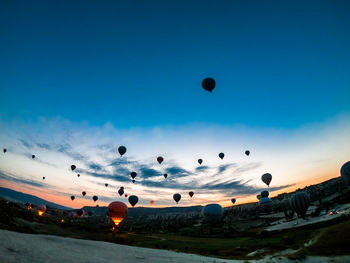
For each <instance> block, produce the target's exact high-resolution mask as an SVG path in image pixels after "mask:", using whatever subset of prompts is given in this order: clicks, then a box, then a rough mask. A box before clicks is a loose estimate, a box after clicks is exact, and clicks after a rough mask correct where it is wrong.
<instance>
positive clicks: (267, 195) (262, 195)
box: [260, 190, 270, 197]
mask: <svg viewBox="0 0 350 263" xmlns="http://www.w3.org/2000/svg"><path fill="white" fill-rule="evenodd" d="M269 194H270V193H269V191H267V190H264V191H262V192H261V194H260V196H261V197H269Z"/></svg>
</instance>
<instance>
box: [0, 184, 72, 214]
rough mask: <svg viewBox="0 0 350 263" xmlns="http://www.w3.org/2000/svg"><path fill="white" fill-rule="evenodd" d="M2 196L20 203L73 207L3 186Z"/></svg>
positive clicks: (0, 194) (60, 207)
mask: <svg viewBox="0 0 350 263" xmlns="http://www.w3.org/2000/svg"><path fill="white" fill-rule="evenodd" d="M0 196H1V197H2V198H4V199H7V200H9V201H13V202H18V203H23V204H25V203H31V204H34V205H42V204H44V205H46V206H49V207H52V208H58V209H63V210H67V209H72V208H71V207H65V206H62V205H58V204H55V203H52V202H49V201H46V200H44V199H41V198H39V197H36V196H34V195H29V194H25V193H22V192H17V191H14V190H11V189H8V188H3V187H0Z"/></svg>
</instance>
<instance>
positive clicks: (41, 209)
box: [36, 205, 46, 216]
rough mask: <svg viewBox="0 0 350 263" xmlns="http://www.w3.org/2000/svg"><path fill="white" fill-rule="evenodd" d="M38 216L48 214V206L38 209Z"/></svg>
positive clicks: (41, 206)
mask: <svg viewBox="0 0 350 263" xmlns="http://www.w3.org/2000/svg"><path fill="white" fill-rule="evenodd" d="M36 211H37V212H38V215H39V216H41V215H43V214H44V213H45V212H46V205H40V206H38V207H37V208H36Z"/></svg>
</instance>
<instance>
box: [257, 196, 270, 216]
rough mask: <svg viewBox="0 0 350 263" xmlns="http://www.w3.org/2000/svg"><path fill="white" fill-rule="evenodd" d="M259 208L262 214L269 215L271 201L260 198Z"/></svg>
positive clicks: (266, 198)
mask: <svg viewBox="0 0 350 263" xmlns="http://www.w3.org/2000/svg"><path fill="white" fill-rule="evenodd" d="M259 208H260V210H261V211H262V212H263V213H269V212H271V209H272V200H271V199H270V198H268V197H267V196H266V197H262V196H261V198H260V200H259Z"/></svg>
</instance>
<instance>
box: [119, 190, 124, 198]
mask: <svg viewBox="0 0 350 263" xmlns="http://www.w3.org/2000/svg"><path fill="white" fill-rule="evenodd" d="M118 194H119V195H120V196H122V195H123V194H124V188H120V189H119V190H118Z"/></svg>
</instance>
